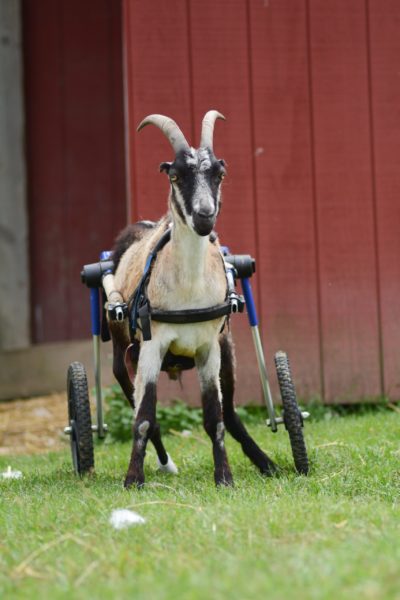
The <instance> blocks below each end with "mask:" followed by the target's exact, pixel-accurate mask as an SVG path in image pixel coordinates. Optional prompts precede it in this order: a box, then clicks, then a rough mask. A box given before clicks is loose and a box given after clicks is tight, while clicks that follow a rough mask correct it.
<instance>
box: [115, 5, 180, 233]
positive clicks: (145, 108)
mask: <svg viewBox="0 0 400 600" xmlns="http://www.w3.org/2000/svg"><path fill="white" fill-rule="evenodd" d="M124 36H125V77H126V83H127V88H126V100H125V104H126V109H127V151H128V153H129V188H130V196H131V220H132V221H137V220H139V219H153V220H158V219H159V218H160V217H161V216H162V215H163V214H165V213H166V211H167V198H168V189H169V187H168V180H167V178H166V176H165V174H164V173H162V174H160V173H159V168H158V167H159V165H160V163H161V162H164V161H169V160H173V149H172V148H171V145H170V144H169V142H168V140H167V139H166V138H165V137H164V136H163V135H162V133H161V132H160V131H159V130H158V129H156V128H155V127H148V128H146V129H144V130H143V131H141V132H140V133H137V132H136V128H137V126H138V125H139V123H140V121H141V120H142V119H143V118H144V117H146V116H147V115H149V114H152V113H160V114H165V115H167V116H169V117H171V118H173V119H174V120H175V121H176V122H177V123H178V125H179V127H180V128H181V129H182V131H183V133H184V134H185V136H186V137H187V138H190V131H191V105H190V86H189V80H190V73H189V70H190V65H189V59H188V31H187V11H186V3H185V2H182V1H180V0H171V1H170V2H165V3H160V2H155V1H154V0H152V1H149V2H142V1H141V0H125V2H124Z"/></svg>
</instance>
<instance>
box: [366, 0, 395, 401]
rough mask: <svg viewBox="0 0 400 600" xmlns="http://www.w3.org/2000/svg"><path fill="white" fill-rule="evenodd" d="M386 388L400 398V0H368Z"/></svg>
mask: <svg viewBox="0 0 400 600" xmlns="http://www.w3.org/2000/svg"><path fill="white" fill-rule="evenodd" d="M366 4H367V9H368V11H369V14H368V16H369V21H368V24H369V43H370V67H371V91H372V123H373V140H374V162H375V176H376V178H375V181H376V188H375V189H376V216H377V237H378V256H379V283H380V300H381V316H382V340H383V356H384V392H385V394H386V395H387V396H388V397H389V398H391V399H392V400H399V398H400V353H399V340H400V302H399V298H400V260H399V257H400V235H399V224H400V200H399V198H400V172H399V156H400V130H399V106H400V77H399V57H400V33H399V32H400V4H399V3H398V2H397V1H396V0H379V1H378V0H368V1H367V3H366Z"/></svg>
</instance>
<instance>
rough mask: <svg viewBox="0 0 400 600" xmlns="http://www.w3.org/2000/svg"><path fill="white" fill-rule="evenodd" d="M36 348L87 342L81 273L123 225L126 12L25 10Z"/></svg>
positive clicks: (106, 0) (94, 6) (54, 7)
mask: <svg viewBox="0 0 400 600" xmlns="http://www.w3.org/2000/svg"><path fill="white" fill-rule="evenodd" d="M23 30H24V56H25V65H24V66H25V95H26V101H25V104H26V128H27V165H28V202H29V220H30V262H31V299H32V338H33V341H34V342H36V343H41V342H55V341H65V340H75V339H82V338H87V337H89V335H90V327H89V302H88V293H87V291H86V290H85V289H84V287H83V286H82V284H81V282H80V277H79V274H80V271H81V268H82V265H83V264H84V263H87V262H95V261H96V260H98V255H99V252H100V251H101V250H103V249H106V248H108V247H110V245H111V244H112V241H113V239H114V237H115V234H116V232H117V231H118V230H119V229H120V228H121V227H123V225H124V224H125V222H126V192H125V190H126V186H125V153H124V113H123V76H122V44H121V39H122V12H121V3H120V2H118V1H115V0H85V1H84V2H81V1H80V0H56V1H55V0H34V1H29V0H26V1H25V2H23Z"/></svg>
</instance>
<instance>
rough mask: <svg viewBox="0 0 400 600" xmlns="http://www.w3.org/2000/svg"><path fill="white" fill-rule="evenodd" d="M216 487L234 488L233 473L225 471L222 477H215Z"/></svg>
mask: <svg viewBox="0 0 400 600" xmlns="http://www.w3.org/2000/svg"><path fill="white" fill-rule="evenodd" d="M215 485H216V486H217V487H222V486H225V487H233V486H234V485H235V484H234V483H233V477H232V473H230V472H226V471H225V473H222V474H221V475H215Z"/></svg>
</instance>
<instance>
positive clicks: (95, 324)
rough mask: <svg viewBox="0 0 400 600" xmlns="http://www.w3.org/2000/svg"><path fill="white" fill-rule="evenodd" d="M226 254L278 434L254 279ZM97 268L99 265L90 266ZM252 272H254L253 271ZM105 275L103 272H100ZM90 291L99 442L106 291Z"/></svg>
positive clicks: (103, 426)
mask: <svg viewBox="0 0 400 600" xmlns="http://www.w3.org/2000/svg"><path fill="white" fill-rule="evenodd" d="M222 253H223V255H224V259H225V266H226V269H227V278H228V281H229V280H235V279H240V281H241V285H242V291H243V296H244V299H245V303H246V307H247V317H248V320H249V324H250V329H251V333H252V337H253V342H254V348H255V352H256V357H257V364H258V370H259V374H260V381H261V387H262V392H263V398H264V402H265V406H266V408H267V412H268V416H269V418H268V419H267V420H266V423H267V425H268V426H269V427H270V428H271V431H273V432H274V433H275V432H276V431H278V425H280V424H282V423H283V419H282V417H277V416H276V414H275V408H274V402H273V398H272V394H271V388H270V385H269V379H268V372H267V367H266V363H265V356H264V350H263V346H262V341H261V335H260V330H259V326H258V316H257V310H256V305H255V302H254V297H253V292H252V289H251V284H250V278H249V277H240V274H239V275H238V273H237V271H236V269H235V266H234V265H233V264H231V263H230V261H229V258H231V259H232V261H233V262H235V260H234V259H235V256H232V257H230V256H229V250H228V248H227V247H226V246H223V247H222ZM110 255H111V253H110V252H102V253H101V255H100V261H106V260H109V259H110ZM239 258H240V259H243V258H245V259H246V258H248V260H249V261H252V263H253V265H254V260H253V259H252V258H251V256H248V257H247V256H240V257H239ZM99 264H100V263H99ZM90 266H96V265H90ZM250 270H251V269H250ZM100 272H101V269H100ZM89 289H90V316H91V325H92V337H93V358H94V376H95V397H96V415H97V422H96V425H92V430H93V431H94V432H96V433H97V436H98V438H100V439H101V438H104V437H105V435H106V432H107V425H106V424H105V423H104V421H103V397H102V390H101V360H100V332H101V319H100V315H101V304H100V297H101V293H102V288H101V287H100V288H99V287H98V286H97V285H96V287H89ZM301 416H302V418H303V419H307V417H309V416H310V415H309V413H308V412H302V413H301ZM70 430H71V428H70V427H66V428H65V429H64V431H65V433H71V431H70Z"/></svg>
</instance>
